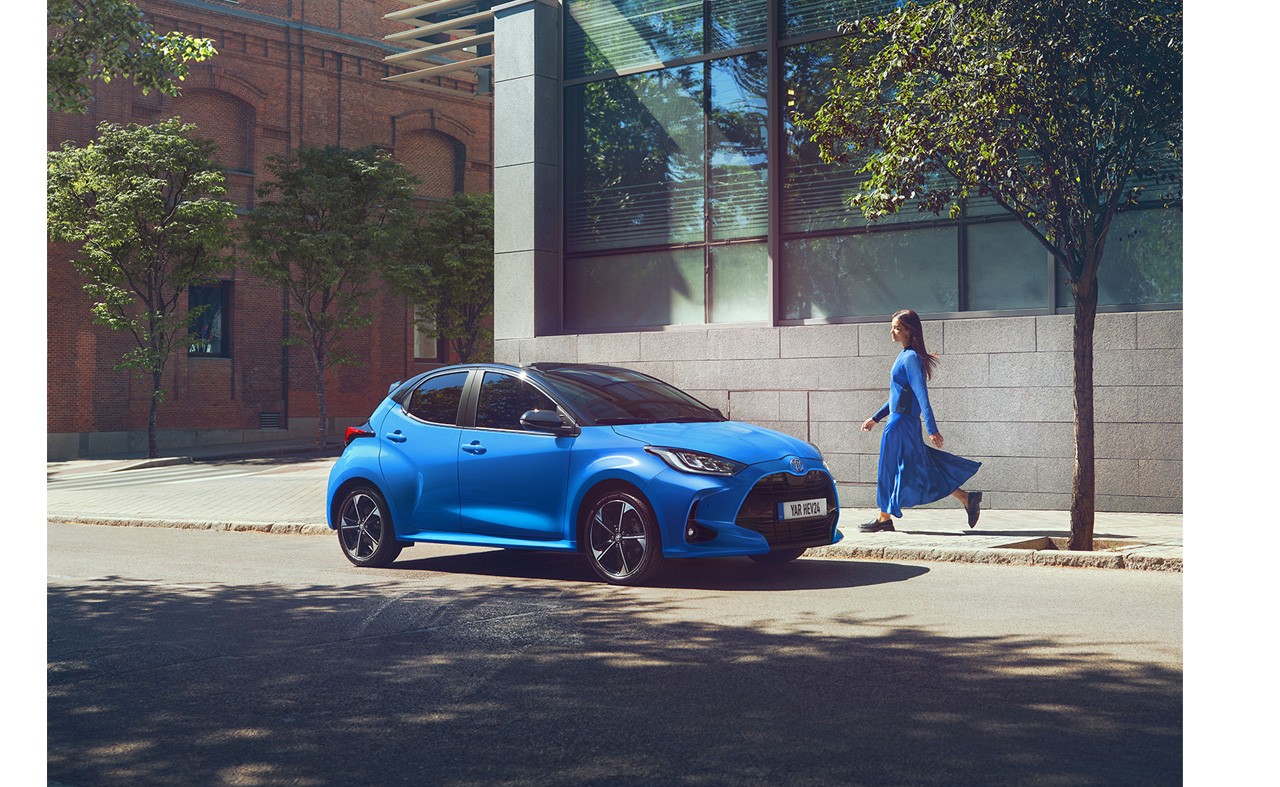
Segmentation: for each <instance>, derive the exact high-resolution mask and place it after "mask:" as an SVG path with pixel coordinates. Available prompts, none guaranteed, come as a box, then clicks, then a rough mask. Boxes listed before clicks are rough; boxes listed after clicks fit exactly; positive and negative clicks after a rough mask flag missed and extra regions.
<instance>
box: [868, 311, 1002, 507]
mask: <svg viewBox="0 0 1280 787" xmlns="http://www.w3.org/2000/svg"><path fill="white" fill-rule="evenodd" d="M889 336H890V338H892V339H893V340H894V341H895V342H897V343H898V344H901V345H902V352H900V353H898V359H897V360H896V361H894V362H893V371H892V372H890V373H889V401H888V402H887V403H886V404H885V406H884V407H881V408H880V412H878V413H876V414H875V415H873V416H871V417H870V418H868V419H867V420H866V421H864V422H863V423H862V431H864V432H870V431H871V430H872V429H873V428H874V427H875V425H876V424H878V423H880V421H881V420H882V419H883V418H884V417H885V416H886V415H887V416H889V423H887V424H885V427H884V435H883V436H882V437H881V438H880V467H879V470H878V472H877V474H876V505H878V506H879V507H880V514H879V516H877V517H876V518H875V519H874V520H872V521H870V522H867V523H865V524H862V525H858V530H860V531H861V532H863V533H876V532H879V531H881V530H893V520H892V519H891V518H890V517H891V516H896V517H901V516H902V509H904V508H910V507H912V506H921V505H924V504H925V503H932V502H933V501H935V500H941V499H942V498H944V497H946V496H948V495H950V496H951V497H954V498H955V499H957V500H959V501H960V504H961V505H962V506H964V507H965V510H966V511H967V512H968V514H969V527H973V526H974V525H976V524H977V523H978V512H979V509H980V508H981V506H982V493H981V492H966V491H964V490H963V489H961V488H960V485H961V484H963V483H964V482H965V481H968V480H969V479H970V478H972V477H973V474H974V473H976V472H978V468H979V467H981V466H982V463H981V462H975V461H973V460H971V459H965V458H964V457H962V456H956V455H954V454H949V453H947V452H946V451H939V450H937V449H939V448H942V433H941V432H939V431H938V424H937V422H936V421H934V418H933V408H932V407H930V406H929V388H928V386H927V382H928V380H929V378H930V377H931V376H932V374H933V367H934V366H935V365H936V364H937V363H938V357H937V356H936V355H933V354H931V353H930V352H929V351H928V350H926V349H925V347H924V326H922V325H921V324H920V315H918V314H916V313H915V312H914V311H912V310H910V309H903V310H902V311H899V312H898V313H897V314H894V315H893V322H892V326H891V328H890V330H889ZM921 415H923V416H924V425H925V428H926V429H927V430H928V432H929V442H931V443H933V447H932V448H930V447H929V446H927V445H925V444H924V440H923V439H922V438H921V437H920V416H921Z"/></svg>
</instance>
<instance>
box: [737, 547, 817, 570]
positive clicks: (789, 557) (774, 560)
mask: <svg viewBox="0 0 1280 787" xmlns="http://www.w3.org/2000/svg"><path fill="white" fill-rule="evenodd" d="M803 554H804V549H803V548H801V549H775V550H773V551H772V552H765V553H764V554H763V555H747V557H749V558H751V559H752V560H754V561H756V562H757V563H759V564H761V565H764V566H776V565H780V564H782V563H790V562H791V561H793V560H795V559H796V558H798V557H800V556H801V555H803Z"/></svg>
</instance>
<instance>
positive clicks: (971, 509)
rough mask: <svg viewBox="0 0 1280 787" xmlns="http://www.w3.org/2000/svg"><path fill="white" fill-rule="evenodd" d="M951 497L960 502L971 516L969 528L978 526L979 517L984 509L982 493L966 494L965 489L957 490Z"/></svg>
mask: <svg viewBox="0 0 1280 787" xmlns="http://www.w3.org/2000/svg"><path fill="white" fill-rule="evenodd" d="M951 496H952V497H954V498H955V499H956V500H959V501H960V505H962V506H964V510H965V513H967V514H968V515H969V527H973V526H974V525H976V524H978V516H979V515H980V514H981V509H982V493H981V492H973V493H970V492H966V491H964V490H963V489H957V490H956V491H954V492H952V493H951Z"/></svg>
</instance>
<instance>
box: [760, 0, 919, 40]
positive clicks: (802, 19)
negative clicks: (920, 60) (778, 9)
mask: <svg viewBox="0 0 1280 787" xmlns="http://www.w3.org/2000/svg"><path fill="white" fill-rule="evenodd" d="M897 5H898V2H897V0H785V2H784V3H783V5H782V18H783V29H784V31H785V32H784V33H783V38H794V37H795V36H801V35H804V34H806V33H822V32H827V31H834V30H836V28H837V26H838V25H839V24H840V23H841V22H851V21H853V20H854V19H860V18H862V17H864V16H867V15H868V14H880V13H884V12H885V11H887V10H889V9H891V8H893V7H895V6H897Z"/></svg>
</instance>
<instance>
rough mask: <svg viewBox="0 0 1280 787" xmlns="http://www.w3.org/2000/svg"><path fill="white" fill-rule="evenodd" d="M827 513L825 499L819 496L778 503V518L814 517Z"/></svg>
mask: <svg viewBox="0 0 1280 787" xmlns="http://www.w3.org/2000/svg"><path fill="white" fill-rule="evenodd" d="M826 515H827V499H826V498H825V497H819V498H816V499H814V500H795V501H793V502H790V503H779V504H778V519H780V520H789V519H814V518H817V517H820V516H826Z"/></svg>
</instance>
